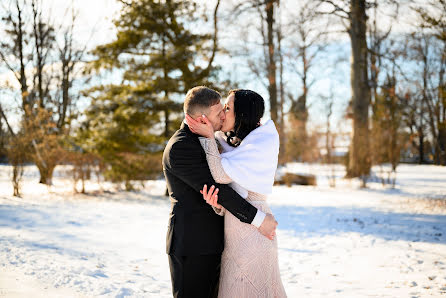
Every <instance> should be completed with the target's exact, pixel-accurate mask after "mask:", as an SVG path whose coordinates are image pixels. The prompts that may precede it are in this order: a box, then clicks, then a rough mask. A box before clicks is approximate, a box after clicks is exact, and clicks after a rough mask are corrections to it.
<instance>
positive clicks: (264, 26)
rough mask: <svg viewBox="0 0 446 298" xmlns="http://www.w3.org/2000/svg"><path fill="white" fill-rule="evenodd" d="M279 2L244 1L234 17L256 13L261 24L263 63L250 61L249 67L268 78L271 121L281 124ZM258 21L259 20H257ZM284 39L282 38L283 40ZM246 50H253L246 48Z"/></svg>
mask: <svg viewBox="0 0 446 298" xmlns="http://www.w3.org/2000/svg"><path fill="white" fill-rule="evenodd" d="M278 5H279V0H265V1H263V0H250V1H242V2H240V3H238V4H236V5H235V8H234V16H240V15H241V14H244V13H252V12H254V13H256V15H257V17H258V19H260V23H258V24H257V28H258V31H259V33H260V36H261V38H262V40H261V43H260V45H261V47H262V52H263V57H262V58H263V61H258V60H257V59H249V61H248V66H249V67H250V69H251V70H252V71H253V73H254V74H255V75H256V76H257V77H258V78H259V79H260V80H262V81H263V80H264V79H265V78H266V80H267V84H266V88H267V90H268V95H269V104H270V113H271V119H272V120H273V121H274V122H275V123H276V125H278V124H279V121H278V120H279V110H280V107H279V106H278V90H277V62H278V61H277V58H278V55H277V44H276V41H277V36H276V35H277V34H276V33H277V32H278V31H277V19H276V12H277V8H278ZM256 20H257V19H256ZM281 38H282V37H280V39H281ZM245 50H248V51H249V50H252V49H249V48H245Z"/></svg>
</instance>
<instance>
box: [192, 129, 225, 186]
mask: <svg viewBox="0 0 446 298" xmlns="http://www.w3.org/2000/svg"><path fill="white" fill-rule="evenodd" d="M199 140H200V143H201V146H202V147H203V149H204V152H205V153H206V160H207V161H208V165H209V169H210V170H211V174H212V177H213V178H214V180H215V182H217V183H220V184H229V183H231V182H232V179H231V177H229V176H228V175H226V172H225V170H224V169H223V166H222V164H221V156H220V152H218V146H217V141H215V139H214V138H205V137H199Z"/></svg>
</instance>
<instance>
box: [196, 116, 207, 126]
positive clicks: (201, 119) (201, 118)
mask: <svg viewBox="0 0 446 298" xmlns="http://www.w3.org/2000/svg"><path fill="white" fill-rule="evenodd" d="M197 121H199V122H200V123H203V124H206V122H205V121H204V119H203V117H201V116H200V117H198V118H197Z"/></svg>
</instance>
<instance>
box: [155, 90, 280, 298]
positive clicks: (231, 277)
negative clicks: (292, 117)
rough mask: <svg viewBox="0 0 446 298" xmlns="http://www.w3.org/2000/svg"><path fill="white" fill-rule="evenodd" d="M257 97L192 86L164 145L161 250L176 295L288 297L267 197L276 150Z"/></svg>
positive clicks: (274, 136)
mask: <svg viewBox="0 0 446 298" xmlns="http://www.w3.org/2000/svg"><path fill="white" fill-rule="evenodd" d="M264 112H265V102H264V100H263V98H262V97H261V96H260V95H259V94H257V93H256V92H254V91H251V90H240V89H238V90H231V91H230V92H229V95H228V97H227V99H226V103H225V104H224V105H223V104H222V98H221V95H220V94H219V93H218V92H217V91H215V90H212V89H210V88H207V87H204V86H198V87H194V88H192V89H190V90H189V91H188V92H187V94H186V98H185V100H184V114H185V120H184V121H183V123H182V125H181V127H180V129H179V130H177V131H176V132H175V134H174V135H173V136H172V138H171V139H170V140H169V142H168V143H167V145H166V148H165V150H164V154H163V171H164V176H165V178H166V181H167V189H168V192H169V196H170V201H171V203H172V207H171V211H170V218H169V226H168V231H167V241H166V242H167V254H168V259H169V266H170V273H171V279H172V292H173V296H174V297H191V298H200V297H231V298H239V297H240V298H251V297H252V298H257V297H286V293H285V290H284V287H283V284H282V281H281V278H280V271H279V263H278V256H277V237H276V227H277V221H276V220H275V218H274V216H273V215H272V212H271V210H270V208H269V206H268V204H267V201H266V198H267V195H269V194H271V192H272V186H273V183H274V176H275V172H276V169H277V161H278V154H279V135H278V133H277V130H276V127H275V124H274V123H273V121H271V120H268V121H267V122H266V123H265V124H263V125H262V124H261V123H260V120H261V118H262V117H263V114H264Z"/></svg>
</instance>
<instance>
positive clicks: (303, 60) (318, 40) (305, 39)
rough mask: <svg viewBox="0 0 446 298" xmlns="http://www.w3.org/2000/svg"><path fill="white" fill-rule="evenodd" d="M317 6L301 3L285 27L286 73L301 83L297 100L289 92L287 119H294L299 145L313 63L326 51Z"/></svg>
mask: <svg viewBox="0 0 446 298" xmlns="http://www.w3.org/2000/svg"><path fill="white" fill-rule="evenodd" d="M318 6H319V4H318V3H317V2H315V1H304V2H302V4H301V6H300V7H299V8H298V10H297V11H296V12H292V13H290V19H291V22H290V24H288V26H287V27H288V30H289V34H290V38H289V45H288V46H287V49H288V51H287V53H286V57H287V61H286V62H287V64H288V65H289V67H290V70H291V71H292V72H294V73H296V74H297V76H298V77H299V79H300V81H301V87H300V88H301V90H299V91H298V94H300V95H299V96H298V97H297V98H295V97H293V95H292V93H291V92H288V96H289V98H290V99H291V101H292V103H291V109H290V115H291V116H292V117H294V118H295V120H296V121H294V122H295V124H296V125H297V127H295V129H296V130H298V133H297V136H298V137H299V139H300V141H301V142H302V143H305V142H306V139H307V128H306V123H307V120H308V93H309V90H310V88H311V86H312V85H313V84H314V83H315V82H316V80H317V79H316V78H315V77H316V76H313V79H310V73H311V71H312V68H313V67H314V66H315V64H316V63H317V58H318V56H320V55H321V54H322V53H323V52H324V50H325V49H326V47H327V43H326V30H327V24H328V22H325V24H323V23H321V20H320V15H319V14H318V13H317V8H318Z"/></svg>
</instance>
